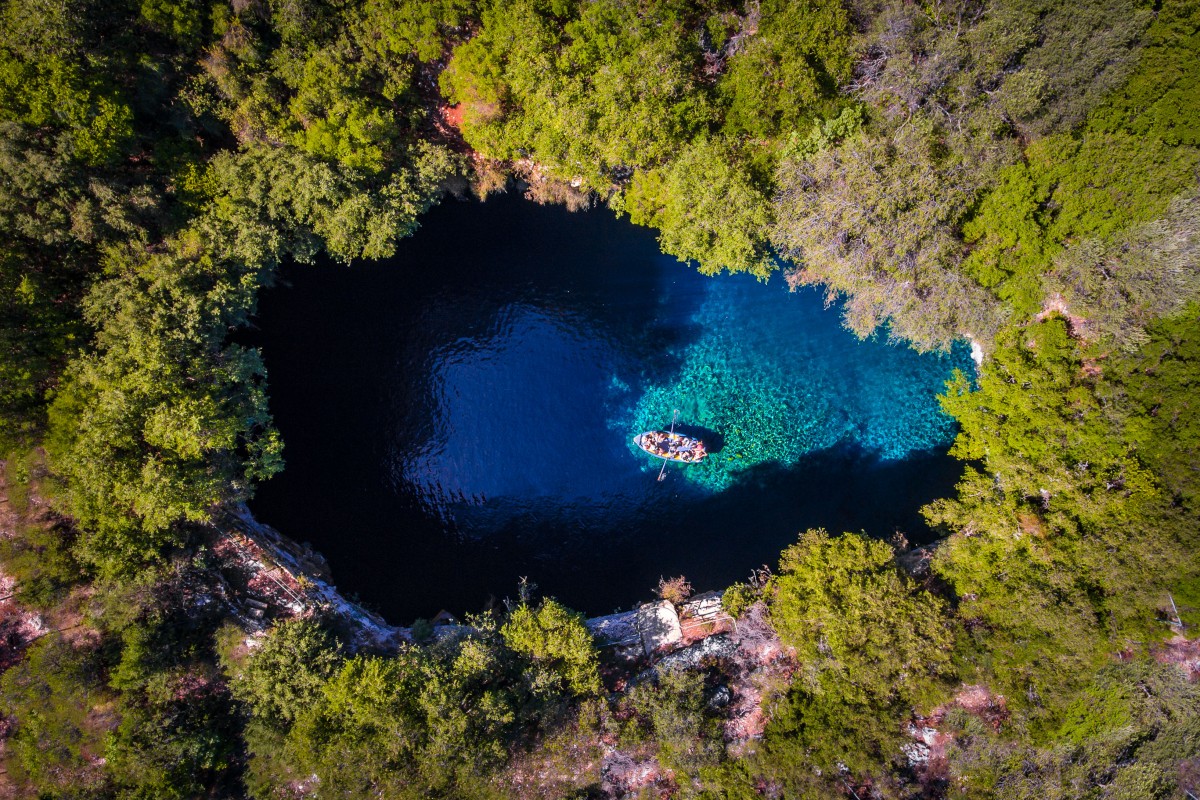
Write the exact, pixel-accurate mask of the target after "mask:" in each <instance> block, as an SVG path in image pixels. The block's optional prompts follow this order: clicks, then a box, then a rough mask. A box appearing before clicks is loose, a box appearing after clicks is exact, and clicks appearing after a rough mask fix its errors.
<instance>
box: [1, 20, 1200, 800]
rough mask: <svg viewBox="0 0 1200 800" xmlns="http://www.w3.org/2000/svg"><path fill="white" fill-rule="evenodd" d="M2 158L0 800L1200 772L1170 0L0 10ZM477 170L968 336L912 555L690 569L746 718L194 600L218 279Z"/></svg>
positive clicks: (357, 237) (463, 187)
mask: <svg viewBox="0 0 1200 800" xmlns="http://www.w3.org/2000/svg"><path fill="white" fill-rule="evenodd" d="M0 173H2V177H0V226H2V229H3V232H4V236H3V239H2V240H0V294H2V295H3V300H2V301H0V445H2V447H3V458H4V461H3V464H4V468H3V486H4V492H5V499H4V503H3V522H4V526H3V527H4V530H3V537H2V538H0V564H2V568H3V572H4V580H5V583H4V587H11V588H10V589H9V590H7V591H5V592H3V594H6V595H9V596H8V597H5V598H4V602H5V603H7V604H8V605H5V606H4V608H5V609H6V610H5V611H4V616H3V619H2V620H0V637H2V639H3V641H2V642H0V669H3V670H4V672H3V674H2V677H0V715H2V720H0V734H2V735H3V751H2V757H3V761H4V768H5V773H4V774H3V775H0V796H14V797H40V798H109V797H113V798H186V797H254V798H293V797H315V798H332V797H345V798H367V797H384V798H404V797H414V798H415V797H444V798H485V797H487V798H491V797H497V798H499V797H546V798H568V797H570V798H585V797H605V796H613V795H612V792H611V791H610V789H611V787H610V786H608V785H606V783H605V779H604V775H603V774H602V770H601V768H600V766H599V765H600V764H601V763H602V761H603V758H604V755H605V753H611V752H613V751H614V750H620V751H622V752H626V753H635V754H638V755H639V757H642V758H644V759H645V760H647V762H652V763H654V764H656V765H657V770H658V772H657V775H658V776H659V779H658V780H657V782H656V783H654V784H653V785H648V786H646V787H644V788H643V794H642V796H645V797H651V796H654V797H665V796H669V797H695V798H714V799H715V798H731V799H732V798H747V799H748V798H759V797H765V798H783V797H788V798H791V797H839V796H845V797H856V798H860V799H861V798H867V797H872V798H915V797H927V798H935V797H1004V798H1047V799H1048V798H1059V797H1063V798H1068V797H1069V798H1084V797H1095V798H1180V797H1185V796H1191V797H1196V796H1200V682H1198V681H1197V677H1198V675H1200V648H1197V645H1196V643H1195V641H1194V640H1192V639H1188V638H1187V637H1188V636H1189V635H1193V634H1194V632H1195V630H1196V628H1195V626H1197V625H1200V555H1198V554H1200V325H1198V324H1197V323H1198V322H1200V3H1197V2H1195V0H1159V1H1156V2H1149V1H1148V0H1094V1H1093V2H1087V3H1076V2H1068V1H1067V0H948V1H947V2H940V1H939V0H747V1H746V2H734V1H733V0H641V1H640V2H635V0H230V1H229V2H223V1H222V0H4V3H3V10H2V15H0ZM499 191H524V193H525V194H526V196H527V197H528V198H529V199H530V200H532V201H536V202H540V203H561V204H566V205H567V206H569V207H571V208H573V209H583V208H591V207H596V206H601V205H606V206H608V208H609V209H610V210H611V211H610V212H608V213H616V214H619V215H626V216H628V218H629V219H630V220H632V222H633V223H635V224H638V225H644V226H649V227H651V228H653V229H655V230H656V231H657V232H658V236H659V241H660V243H661V247H662V249H663V250H664V251H665V252H667V253H669V254H672V255H674V256H677V257H678V258H679V259H680V260H682V261H687V262H691V263H693V264H694V265H695V266H696V267H697V268H698V269H700V270H701V271H702V272H704V273H706V274H712V275H714V276H716V277H714V278H713V280H721V278H720V277H719V273H722V272H750V273H753V274H755V275H758V276H762V277H765V276H767V275H769V274H771V273H772V272H773V271H776V270H782V271H783V272H784V274H785V275H786V278H787V280H788V282H789V283H790V284H792V285H795V286H799V285H805V284H813V285H817V286H820V287H822V288H823V289H824V290H825V291H826V292H827V293H828V296H829V297H830V298H831V299H834V298H837V299H840V300H842V301H844V303H843V308H844V309H845V311H844V313H845V320H844V321H845V324H846V326H847V327H849V328H850V329H851V330H853V331H854V332H856V333H858V334H860V335H862V336H867V335H870V334H872V333H876V332H878V333H879V335H885V336H890V337H893V338H895V339H897V340H901V341H905V342H907V343H909V344H910V345H911V346H912V347H915V348H918V349H922V350H929V349H944V348H947V347H948V346H949V345H950V344H951V343H952V342H954V341H957V340H961V339H963V338H968V339H970V340H971V341H972V342H973V343H974V344H975V345H977V347H978V348H979V350H981V351H982V353H983V361H982V365H981V367H980V370H979V373H978V375H977V376H967V375H960V376H959V377H958V378H957V379H956V380H955V381H954V382H953V383H951V384H950V385H948V386H947V388H946V393H945V395H944V397H943V400H942V402H943V406H944V408H945V410H946V411H947V412H948V413H950V414H952V415H953V416H954V417H955V418H956V419H957V420H958V422H959V425H960V433H959V435H958V438H957V441H956V443H955V445H954V448H953V451H952V452H953V455H954V456H956V457H957V458H960V459H961V460H962V461H963V463H964V465H965V471H964V477H963V479H962V481H961V483H960V484H959V485H958V487H957V490H956V492H955V493H954V495H953V496H951V497H947V498H944V499H941V500H938V501H936V502H934V503H932V504H931V505H930V506H928V507H927V508H926V509H925V510H924V514H925V516H926V517H927V519H928V520H929V521H930V524H931V525H933V526H934V527H935V528H936V529H937V530H938V531H939V532H940V533H941V534H942V537H943V538H941V539H940V540H939V542H938V543H937V546H936V547H933V548H930V549H929V550H927V551H926V552H925V553H923V554H920V555H924V556H925V559H924V563H923V565H922V566H921V567H920V568H915V569H914V568H912V567H911V563H910V562H911V561H912V560H913V559H911V558H910V556H913V555H914V554H912V553H906V552H904V549H905V548H904V547H903V545H902V543H898V544H897V546H893V545H892V544H887V543H884V542H881V541H879V540H877V539H873V538H869V537H867V536H864V535H861V534H858V533H853V532H850V533H845V534H840V535H831V534H830V533H828V532H825V531H816V530H814V531H807V532H804V533H800V532H798V539H797V541H796V544H794V545H793V546H791V547H789V548H788V549H787V550H786V551H785V552H784V553H782V554H781V556H780V560H779V563H778V566H777V568H775V569H773V570H771V571H768V572H761V573H756V574H755V576H753V579H752V580H750V581H748V582H747V583H746V584H744V585H737V586H734V587H731V588H730V589H729V590H728V591H727V592H726V594H725V599H724V602H725V605H726V608H727V609H728V610H729V612H730V613H732V614H734V615H737V616H739V618H746V619H749V618H754V619H756V620H759V621H760V622H761V623H762V624H764V625H766V626H769V628H770V629H771V630H772V631H773V632H774V633H773V635H775V636H777V637H778V640H779V641H780V642H781V643H782V644H783V645H784V646H785V647H786V648H788V652H789V653H790V654H791V655H790V657H791V658H792V659H793V664H794V668H793V669H791V670H789V671H787V672H786V673H784V674H781V675H779V676H777V677H776V679H775V680H773V681H772V682H770V683H769V685H766V686H764V687H762V694H763V697H762V710H763V714H764V719H765V720H766V722H765V729H764V730H763V732H762V734H761V735H760V736H756V737H754V738H753V739H750V740H748V741H729V740H728V737H727V736H725V735H724V734H723V733H722V731H723V728H722V722H723V714H724V713H725V712H724V710H723V707H722V705H721V704H720V703H715V702H712V697H713V693H712V687H713V685H714V682H719V680H720V678H721V676H720V675H719V671H720V670H719V667H716V666H708V667H706V668H705V669H692V670H684V669H668V668H661V669H659V670H658V671H657V672H653V673H651V674H650V677H648V678H646V679H645V680H640V681H634V682H630V684H629V685H628V686H626V687H624V689H623V690H622V691H615V689H616V688H618V687H614V686H613V685H612V683H611V681H610V680H609V678H608V676H607V674H606V672H605V670H603V669H602V663H601V659H600V657H599V654H598V652H597V649H596V647H595V645H594V644H593V642H592V640H591V638H590V636H589V635H588V632H587V630H586V629H585V628H584V626H583V624H582V618H581V616H580V615H578V614H576V613H574V612H572V611H571V610H570V609H567V608H565V607H563V606H562V605H561V604H559V603H557V602H556V601H554V600H553V599H551V598H539V597H537V596H535V594H531V593H529V592H527V591H521V592H520V594H518V596H517V599H516V600H514V601H513V602H511V603H509V604H508V605H507V606H505V607H504V608H502V609H495V610H492V611H490V612H488V613H484V614H481V615H479V616H477V617H472V618H470V619H469V620H468V622H469V625H468V628H467V631H468V632H467V633H466V634H465V635H460V636H450V637H432V636H431V635H430V634H429V631H428V630H427V629H426V628H425V627H422V626H421V625H418V626H416V627H415V628H414V638H415V639H416V640H417V642H416V643H414V644H412V645H406V646H403V647H401V648H400V649H399V650H398V651H392V652H374V651H372V650H371V649H370V648H363V647H355V646H354V644H353V642H352V636H350V635H349V634H348V632H347V631H345V630H344V629H342V628H341V627H339V625H338V624H335V623H334V622H333V621H331V620H329V619H326V618H323V617H322V616H321V615H319V614H318V615H303V616H300V617H296V618H293V619H281V620H280V621H278V622H277V624H275V625H274V626H272V627H270V628H269V629H268V630H267V631H265V632H261V633H259V634H256V635H253V636H251V635H249V634H248V633H247V631H246V630H245V629H244V626H242V625H241V624H240V622H239V620H237V619H234V618H232V617H230V615H228V614H227V613H225V612H224V611H223V606H222V603H221V602H216V600H215V598H218V597H219V596H220V592H219V588H220V587H218V586H217V585H216V581H217V579H216V577H214V573H213V570H212V569H211V568H210V564H211V559H212V554H211V547H210V545H209V544H208V543H207V542H208V541H209V540H208V539H206V538H205V537H206V536H207V535H208V534H207V533H206V531H207V530H208V528H206V524H207V523H208V522H209V521H210V520H211V519H213V517H214V515H217V514H219V513H221V512H222V511H223V510H225V509H230V508H233V507H235V506H237V505H238V504H239V503H241V502H242V501H244V500H245V499H246V498H248V497H249V496H250V495H251V494H252V493H253V491H254V487H255V485H256V483H258V482H260V481H263V480H266V479H268V478H270V476H271V475H273V474H275V473H277V472H278V471H279V470H281V469H282V468H283V465H284V451H283V442H282V440H281V437H280V436H279V433H278V431H277V430H276V429H275V427H274V426H273V423H272V418H271V414H270V410H269V398H268V391H267V376H266V374H265V370H264V367H263V363H262V361H261V357H260V355H259V353H257V352H256V351H255V350H253V349H250V348H247V347H245V346H242V345H240V344H237V343H236V342H235V341H234V340H233V339H231V333H233V332H235V331H236V330H238V329H239V328H240V327H242V326H244V325H246V324H247V322H248V320H250V318H251V317H252V316H253V315H254V313H255V302H256V295H257V292H258V291H259V290H260V289H261V288H263V287H265V286H269V285H271V284H272V282H273V281H274V280H275V278H276V276H277V270H278V267H279V265H280V264H281V263H283V262H292V261H298V262H311V261H312V260H314V259H315V258H316V257H318V255H320V254H322V253H325V254H328V255H329V256H331V257H333V258H335V259H339V260H342V261H347V262H349V261H351V260H355V259H373V258H381V257H385V256H387V255H389V254H390V253H392V252H393V249H394V247H395V245H396V242H397V241H398V240H399V239H400V238H402V237H405V236H407V235H409V234H411V233H412V232H413V231H414V230H415V229H416V228H417V226H418V225H419V222H420V217H421V214H422V213H423V212H424V211H426V210H427V209H428V208H429V207H430V206H431V205H433V204H434V203H437V202H439V200H440V199H442V198H443V197H445V196H447V195H448V194H453V195H458V196H467V195H472V194H473V195H475V196H478V197H481V198H483V197H486V196H487V195H488V194H490V193H494V192H499ZM592 213H605V212H603V211H602V210H596V211H593V212H592ZM285 533H286V532H285ZM834 533H835V534H836V533H838V532H834ZM515 591H516V588H515V587H514V592H515ZM13 604H16V605H13ZM14 609H15V610H14ZM20 610H25V611H29V612H36V613H37V614H40V615H41V616H40V618H42V619H45V620H48V621H49V623H48V625H49V627H48V628H46V630H44V631H41V632H38V633H37V634H36V635H34V636H28V635H24V634H22V632H21V630H20V626H19V625H17V624H16V623H15V622H14V620H16V619H17V617H18V616H19V614H18V612H19V611H20ZM968 695H972V696H977V697H978V696H984V697H987V698H989V699H988V701H987V703H984V704H982V705H981V704H980V703H971V702H968V701H967V699H966V698H967V697H968ZM985 706H986V707H985ZM921 727H930V729H933V728H936V734H937V737H938V742H939V745H938V746H939V747H940V748H941V750H940V755H937V756H936V757H933V758H926V759H924V760H921V759H914V758H912V757H911V755H906V753H910V751H911V742H912V741H913V735H912V730H913V729H914V728H921ZM906 743H910V744H907V745H906ZM906 748H907V749H906Z"/></svg>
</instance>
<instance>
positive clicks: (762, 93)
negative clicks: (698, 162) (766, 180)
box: [718, 0, 852, 138]
mask: <svg viewBox="0 0 1200 800" xmlns="http://www.w3.org/2000/svg"><path fill="white" fill-rule="evenodd" d="M758 10H759V14H760V15H761V18H760V21H759V23H758V26H757V29H756V30H754V31H753V32H747V34H746V35H745V39H744V41H743V42H742V43H741V45H740V47H739V49H738V50H737V52H735V53H734V54H733V55H732V56H731V57H730V58H729V63H728V65H727V67H726V71H725V73H724V74H723V75H722V76H721V79H720V83H719V84H718V86H719V90H720V91H721V93H722V94H723V95H725V96H726V97H727V98H728V100H727V102H728V109H727V111H726V114H725V126H726V129H727V130H728V131H730V132H731V133H738V132H742V131H744V132H746V133H748V134H749V135H751V136H754V137H759V138H762V137H775V136H778V135H779V134H781V133H786V132H787V131H791V130H795V129H797V128H799V127H801V125H802V124H803V123H804V122H806V121H807V120H808V119H810V118H811V117H812V115H813V113H814V112H815V111H818V110H820V109H821V107H822V106H825V105H828V103H829V100H830V99H831V98H832V97H833V95H834V93H835V92H836V90H837V88H838V86H839V85H840V84H841V83H844V82H845V81H846V80H847V79H848V78H849V77H850V72H851V66H852V57H851V51H850V20H849V14H848V13H847V12H846V8H845V6H844V5H843V4H842V3H841V2H840V0H809V1H807V2H800V3H796V2H787V0H772V1H770V2H765V3H762V4H760V6H759V7H758Z"/></svg>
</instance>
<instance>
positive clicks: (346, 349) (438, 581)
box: [250, 197, 970, 622]
mask: <svg viewBox="0 0 1200 800" xmlns="http://www.w3.org/2000/svg"><path fill="white" fill-rule="evenodd" d="M423 222H424V224H423V227H422V229H421V230H420V231H418V232H417V234H416V235H415V236H414V237H413V238H411V239H409V240H406V241H405V242H403V243H402V245H401V247H400V250H399V252H398V253H397V255H396V256H395V257H394V258H392V259H389V260H387V261H385V262H374V263H363V264H355V265H354V266H352V267H346V266H341V265H335V264H320V265H317V266H305V265H294V266H291V267H289V268H288V269H286V270H285V271H284V278H285V283H286V284H287V285H283V286H280V287H278V288H275V289H272V290H271V291H268V292H266V293H264V296H263V297H262V300H261V304H260V316H259V319H258V323H257V330H255V331H253V332H252V333H251V335H250V339H251V341H252V342H253V343H254V344H258V345H260V346H261V347H262V348H263V350H264V356H265V359H266V363H267V368H268V375H269V380H270V391H271V403H272V410H273V412H274V413H275V417H276V421H277V423H278V425H279V427H280V429H281V431H282V433H283V436H284V440H285V442H286V452H285V457H286V461H287V468H286V470H285V471H284V472H283V474H282V475H280V476H277V477H276V478H274V479H272V480H271V481H269V482H268V483H266V484H264V485H262V486H261V487H260V488H259V491H258V497H257V498H256V499H255V500H254V502H253V503H252V504H251V507H252V508H253V509H254V511H255V513H256V514H257V515H258V516H259V518H260V519H262V520H263V521H264V522H267V523H268V524H271V525H274V526H275V527H277V528H279V529H280V530H281V531H283V532H284V533H286V534H288V535H289V536H291V537H292V538H295V539H298V540H302V541H310V542H312V543H313V545H314V546H315V547H316V548H317V549H318V550H320V551H322V552H323V553H324V554H325V555H326V556H327V557H328V559H329V561H330V563H331V565H332V567H333V571H334V577H335V579H336V580H337V582H338V584H339V586H340V587H341V588H342V589H343V590H346V591H350V592H353V593H357V594H358V595H359V596H360V597H361V599H363V600H364V601H366V602H367V603H368V604H369V605H372V606H374V607H376V608H378V609H380V610H381V611H383V612H384V613H385V614H386V615H387V616H388V617H389V618H391V619H393V620H395V621H398V622H405V621H408V620H411V619H412V618H414V617H416V616H429V615H431V614H433V613H435V612H437V611H438V610H440V609H443V608H445V609H449V610H451V611H454V612H462V611H470V610H479V609H481V608H482V607H484V606H485V605H486V604H487V603H489V602H491V601H494V600H495V599H498V598H502V597H504V596H506V595H512V594H513V593H514V592H515V588H516V585H517V581H518V580H519V578H520V577H522V576H525V577H528V578H529V579H530V580H531V581H532V582H534V583H536V584H537V585H538V587H539V589H540V590H541V591H542V592H544V593H547V594H551V595H555V596H557V597H559V598H560V599H562V600H563V601H564V602H566V603H568V604H569V605H572V606H574V607H576V608H579V609H582V610H584V611H587V612H589V613H604V612H608V611H611V610H613V609H614V608H617V607H624V606H628V605H629V604H630V603H632V602H634V601H636V600H639V599H645V598H646V597H648V596H649V594H650V590H651V588H652V587H653V586H654V585H655V584H656V583H657V581H658V578H659V577H660V576H664V575H678V574H685V575H687V576H688V577H689V578H691V579H692V582H693V583H694V584H695V585H696V586H697V588H708V587H719V586H723V585H726V584H728V583H730V582H732V581H734V580H738V579H742V578H744V577H745V576H746V575H747V574H748V573H749V571H750V570H751V569H752V568H755V567H758V566H760V565H762V564H766V563H769V564H773V563H774V562H775V560H776V558H777V556H778V553H779V551H780V549H781V548H782V547H784V546H786V545H787V544H788V543H790V542H792V541H794V539H795V536H796V534H797V533H798V532H800V531H802V530H804V529H806V528H809V527H816V526H824V527H826V528H828V529H830V530H833V531H842V530H865V531H867V532H868V533H871V534H873V535H878V536H890V535H891V534H892V533H893V532H894V531H896V530H902V531H904V532H905V533H906V534H907V535H908V536H909V538H910V539H915V540H921V539H922V538H924V537H927V536H928V531H927V530H925V528H924V527H923V525H922V524H921V521H920V519H919V515H918V514H917V509H918V508H919V507H920V506H921V505H922V504H923V503H925V502H928V501H929V500H931V499H933V498H934V497H937V496H941V495H944V494H946V493H948V492H949V490H950V488H951V487H952V485H953V483H954V480H955V479H956V477H957V475H958V469H957V467H956V464H955V462H954V461H953V460H952V459H949V458H948V457H947V456H946V455H945V449H946V447H947V446H948V444H949V442H950V440H951V439H952V438H953V434H954V425H953V421H952V420H951V419H949V418H948V417H946V416H945V415H943V414H942V413H941V411H940V410H939V408H938V405H937V401H936V394H937V392H939V391H941V389H942V387H943V384H944V382H945V380H946V379H947V378H948V377H949V376H950V375H951V373H952V371H953V370H954V369H955V368H956V367H957V368H968V367H969V363H970V362H969V359H968V357H967V354H966V351H965V348H964V349H963V351H961V352H960V351H956V352H955V353H953V354H951V355H949V356H938V355H925V356H919V355H917V354H916V353H914V352H913V351H911V350H909V349H907V348H905V347H903V346H895V345H890V344H888V343H886V342H885V341H879V340H870V341H866V342H860V341H858V340H857V339H855V338H854V336H853V335H851V334H850V333H848V332H846V331H845V330H843V329H842V328H841V326H840V324H839V318H838V310H837V309H836V308H832V309H826V308H824V304H823V302H822V298H821V296H820V295H819V294H818V293H816V292H813V291H808V290H806V291H802V292H796V293H792V292H788V291H786V289H785V288H784V286H783V282H782V280H779V279H776V280H773V281H771V282H768V283H765V284H764V283H760V282H757V281H755V280H754V279H752V278H748V277H744V276H733V277H730V276H724V277H720V278H715V279H714V278H705V277H703V276H701V275H699V274H698V273H696V272H695V270H694V269H692V268H689V267H687V266H685V265H682V264H680V263H678V262H677V261H675V259H673V258H670V257H666V256H663V255H662V254H661V253H659V251H658V249H657V246H656V244H655V241H654V236H653V234H652V232H650V231H647V230H645V229H639V228H635V227H633V226H632V225H629V224H628V223H625V222H621V221H618V220H616V219H614V218H613V217H612V215H611V213H609V212H607V211H605V210H597V211H593V212H589V213H584V214H570V213H568V212H566V211H565V210H563V209H560V208H543V207H539V206H536V205H533V204H531V203H528V202H525V201H522V200H520V199H518V198H511V197H508V198H499V199H493V200H490V201H488V202H487V203H484V204H479V203H458V202H453V201H450V202H448V203H446V204H444V205H442V206H441V207H439V208H436V209H434V210H433V211H431V212H430V213H429V214H428V215H427V216H426V218H425V219H424V221H423ZM676 410H677V411H678V412H679V414H678V416H679V422H680V425H681V427H682V428H683V429H684V430H685V431H687V432H689V433H693V434H696V435H700V436H702V437H703V438H704V439H705V440H706V442H708V444H709V445H710V450H712V451H714V452H713V454H712V455H711V456H710V458H709V459H708V460H707V461H706V462H705V463H703V464H701V465H694V466H681V465H670V466H668V467H667V470H666V475H665V478H664V480H663V481H661V482H660V481H658V480H656V476H657V475H658V471H659V467H660V465H661V462H657V461H654V460H652V459H650V458H649V457H647V456H645V455H644V454H642V453H640V452H639V451H638V450H637V449H636V448H635V447H634V446H633V445H632V443H631V442H630V439H631V437H632V436H633V435H634V434H635V433H637V432H638V431H639V430H642V429H646V428H651V427H666V426H668V425H669V424H670V423H671V419H672V416H673V412H675V411H676Z"/></svg>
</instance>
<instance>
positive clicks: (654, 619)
mask: <svg viewBox="0 0 1200 800" xmlns="http://www.w3.org/2000/svg"><path fill="white" fill-rule="evenodd" d="M637 627H638V632H639V633H640V634H641V636H642V649H643V650H645V651H646V655H651V654H652V653H657V652H661V651H663V650H669V649H671V648H672V647H674V646H675V645H677V644H679V642H680V640H681V639H683V629H682V628H680V627H679V615H678V614H676V613H675V607H674V606H673V605H671V602H670V601H669V600H659V601H658V602H657V603H646V604H645V605H643V606H642V607H641V608H639V609H638V611H637Z"/></svg>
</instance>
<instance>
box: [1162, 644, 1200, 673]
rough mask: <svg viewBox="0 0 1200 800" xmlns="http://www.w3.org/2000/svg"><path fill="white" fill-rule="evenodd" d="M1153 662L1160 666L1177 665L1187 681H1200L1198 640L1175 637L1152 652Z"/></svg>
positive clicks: (1199, 648)
mask: <svg viewBox="0 0 1200 800" xmlns="http://www.w3.org/2000/svg"><path fill="white" fill-rule="evenodd" d="M1154 660H1155V661H1157V662H1158V663H1160V664H1177V665H1179V667H1180V668H1181V669H1182V670H1184V672H1186V673H1187V676H1188V680H1190V681H1195V680H1198V679H1200V639H1187V638H1185V637H1183V636H1175V637H1174V638H1172V639H1170V640H1169V641H1167V642H1164V643H1163V644H1162V645H1160V646H1159V647H1157V648H1155V650H1154Z"/></svg>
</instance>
